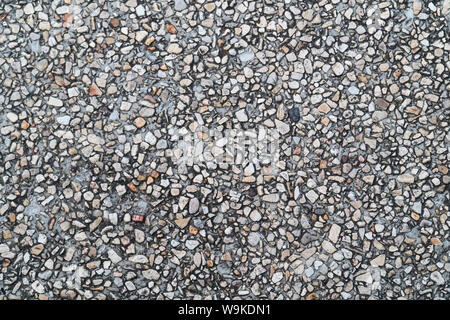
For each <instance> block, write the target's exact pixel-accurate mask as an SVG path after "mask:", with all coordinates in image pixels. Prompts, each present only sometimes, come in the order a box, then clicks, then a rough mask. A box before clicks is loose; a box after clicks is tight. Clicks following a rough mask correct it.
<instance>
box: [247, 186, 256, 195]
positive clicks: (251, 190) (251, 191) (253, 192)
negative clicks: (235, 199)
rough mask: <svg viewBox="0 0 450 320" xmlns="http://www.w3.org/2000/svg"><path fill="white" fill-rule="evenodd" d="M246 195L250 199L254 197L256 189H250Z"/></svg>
mask: <svg viewBox="0 0 450 320" xmlns="http://www.w3.org/2000/svg"><path fill="white" fill-rule="evenodd" d="M248 195H249V196H250V197H254V196H256V188H254V187H251V188H250V189H248Z"/></svg>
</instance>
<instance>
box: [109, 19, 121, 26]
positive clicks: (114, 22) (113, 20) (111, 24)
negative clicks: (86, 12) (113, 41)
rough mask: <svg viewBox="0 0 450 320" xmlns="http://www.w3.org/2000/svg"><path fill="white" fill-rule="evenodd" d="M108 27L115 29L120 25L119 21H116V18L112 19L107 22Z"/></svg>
mask: <svg viewBox="0 0 450 320" xmlns="http://www.w3.org/2000/svg"><path fill="white" fill-rule="evenodd" d="M109 25H110V26H111V27H113V28H117V27H118V26H119V25H120V20H119V19H117V18H112V19H111V20H110V21H109Z"/></svg>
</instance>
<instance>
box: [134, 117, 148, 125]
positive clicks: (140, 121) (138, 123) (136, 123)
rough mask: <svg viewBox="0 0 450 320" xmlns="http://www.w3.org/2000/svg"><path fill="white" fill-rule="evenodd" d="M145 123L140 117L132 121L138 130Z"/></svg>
mask: <svg viewBox="0 0 450 320" xmlns="http://www.w3.org/2000/svg"><path fill="white" fill-rule="evenodd" d="M146 123H147V121H145V119H144V118H142V117H139V118H136V119H135V120H134V124H135V126H136V127H138V128H142V127H143V126H145V124H146Z"/></svg>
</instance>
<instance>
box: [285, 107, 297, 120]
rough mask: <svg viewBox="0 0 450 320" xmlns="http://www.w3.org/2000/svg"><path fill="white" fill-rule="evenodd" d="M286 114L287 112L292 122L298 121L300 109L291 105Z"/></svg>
mask: <svg viewBox="0 0 450 320" xmlns="http://www.w3.org/2000/svg"><path fill="white" fill-rule="evenodd" d="M288 114H289V118H291V120H292V121H293V122H299V121H300V111H299V110H298V108H297V107H293V108H292V109H289V111H288Z"/></svg>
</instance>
